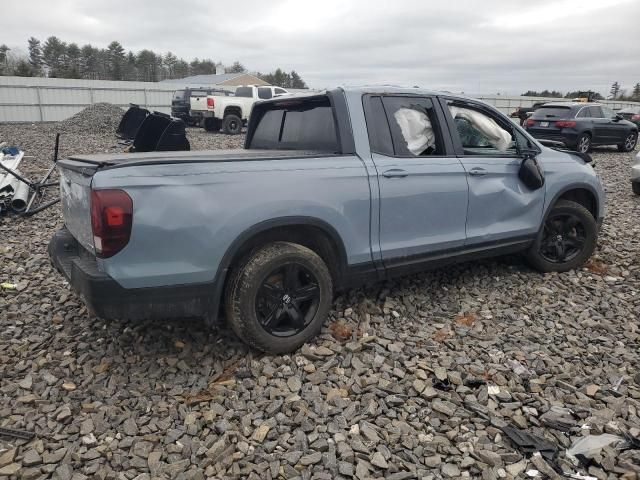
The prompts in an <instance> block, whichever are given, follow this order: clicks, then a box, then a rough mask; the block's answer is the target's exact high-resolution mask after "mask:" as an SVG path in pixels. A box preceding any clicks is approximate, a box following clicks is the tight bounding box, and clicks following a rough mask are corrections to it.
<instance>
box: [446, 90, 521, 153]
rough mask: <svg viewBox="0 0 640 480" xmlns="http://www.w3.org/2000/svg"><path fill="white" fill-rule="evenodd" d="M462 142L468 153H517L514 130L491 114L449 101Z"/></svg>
mask: <svg viewBox="0 0 640 480" xmlns="http://www.w3.org/2000/svg"><path fill="white" fill-rule="evenodd" d="M449 111H450V112H451V116H452V117H453V120H454V123H455V125H456V129H457V131H458V136H459V137H460V143H461V144H462V147H463V148H464V153H465V154H466V155H517V154H518V149H517V146H516V142H515V139H514V137H513V130H511V131H507V129H505V128H504V127H502V126H501V125H500V124H499V123H498V122H496V121H495V120H494V119H493V118H491V117H490V116H489V115H487V114H485V113H484V112H481V111H480V110H476V109H474V108H466V107H462V106H460V105H459V104H453V103H452V102H449Z"/></svg>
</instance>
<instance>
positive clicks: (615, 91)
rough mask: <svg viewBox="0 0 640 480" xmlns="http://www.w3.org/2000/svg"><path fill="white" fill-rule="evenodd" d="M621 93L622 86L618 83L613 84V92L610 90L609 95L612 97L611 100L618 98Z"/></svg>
mask: <svg viewBox="0 0 640 480" xmlns="http://www.w3.org/2000/svg"><path fill="white" fill-rule="evenodd" d="M619 93H620V84H619V83H618V82H613V84H612V85H611V90H609V94H610V95H611V98H612V99H613V100H615V99H616V98H618V94H619Z"/></svg>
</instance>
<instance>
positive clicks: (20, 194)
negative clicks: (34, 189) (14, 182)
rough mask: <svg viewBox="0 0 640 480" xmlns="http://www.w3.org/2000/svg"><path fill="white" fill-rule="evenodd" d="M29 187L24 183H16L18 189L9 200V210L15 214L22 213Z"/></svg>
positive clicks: (25, 207) (24, 208) (27, 197)
mask: <svg viewBox="0 0 640 480" xmlns="http://www.w3.org/2000/svg"><path fill="white" fill-rule="evenodd" d="M29 191H30V189H29V185H27V184H26V183H24V182H18V188H16V191H15V192H14V194H13V198H12V199H11V210H13V211H14V212H16V213H22V212H24V211H25V210H26V209H27V201H28V200H29Z"/></svg>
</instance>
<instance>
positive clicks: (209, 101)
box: [207, 97, 213, 108]
mask: <svg viewBox="0 0 640 480" xmlns="http://www.w3.org/2000/svg"><path fill="white" fill-rule="evenodd" d="M207 108H213V98H211V97H207Z"/></svg>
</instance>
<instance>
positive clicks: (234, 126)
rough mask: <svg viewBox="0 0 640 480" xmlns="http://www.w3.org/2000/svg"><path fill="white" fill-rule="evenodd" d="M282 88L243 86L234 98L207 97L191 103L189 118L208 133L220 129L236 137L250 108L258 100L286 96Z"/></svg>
mask: <svg viewBox="0 0 640 480" xmlns="http://www.w3.org/2000/svg"><path fill="white" fill-rule="evenodd" d="M288 93H289V92H287V91H286V90H285V89H284V88H280V87H273V86H267V87H257V86H255V85H245V86H242V87H238V88H236V93H235V95H234V96H231V97H227V96H221V95H207V101H206V102H203V101H199V102H194V101H192V102H191V116H192V117H194V118H195V119H197V123H198V124H200V125H202V126H203V127H204V129H205V130H207V131H208V132H218V131H219V130H220V128H222V131H223V132H224V133H227V134H229V135H237V134H239V133H240V132H241V131H242V126H243V125H245V124H246V123H247V121H248V120H249V115H250V114H251V108H252V107H253V104H254V103H255V102H256V101H258V100H268V99H269V98H274V97H279V96H282V95H287V94H288Z"/></svg>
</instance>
